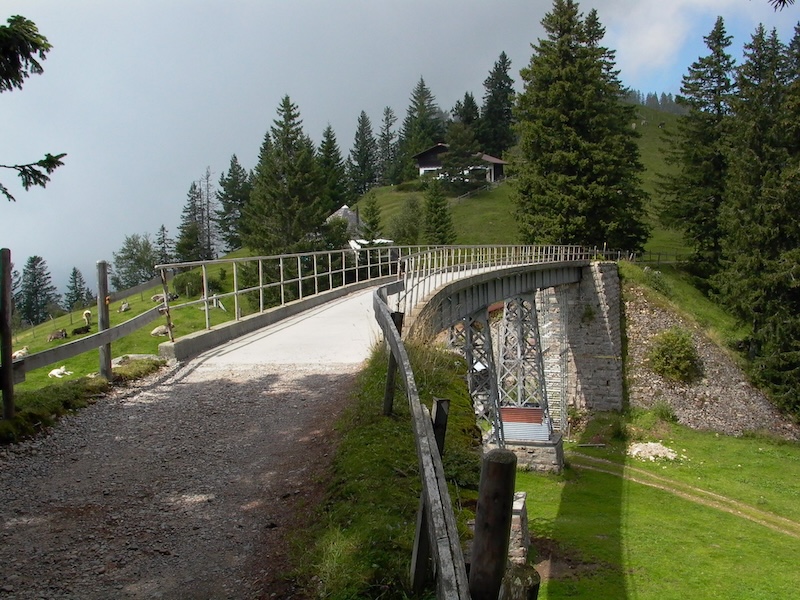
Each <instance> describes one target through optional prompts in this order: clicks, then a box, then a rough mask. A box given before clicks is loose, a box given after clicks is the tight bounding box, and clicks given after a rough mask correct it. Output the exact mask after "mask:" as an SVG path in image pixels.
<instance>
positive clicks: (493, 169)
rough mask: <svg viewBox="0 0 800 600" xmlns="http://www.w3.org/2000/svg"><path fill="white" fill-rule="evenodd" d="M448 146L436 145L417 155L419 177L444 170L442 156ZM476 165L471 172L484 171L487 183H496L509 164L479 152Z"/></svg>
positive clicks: (415, 156) (503, 175)
mask: <svg viewBox="0 0 800 600" xmlns="http://www.w3.org/2000/svg"><path fill="white" fill-rule="evenodd" d="M447 149H448V146H447V144H442V143H439V144H436V145H435V146H432V147H431V148H428V149H427V150H423V151H422V152H419V153H418V154H415V155H414V156H413V157H412V158H414V159H415V160H416V161H417V168H419V175H420V177H422V176H423V175H425V174H426V173H433V172H435V171H439V170H440V169H441V168H442V160H441V154H442V153H444V152H447ZM475 159H476V160H475V165H474V166H472V167H470V171H471V172H473V173H474V172H476V171H483V172H484V173H485V174H486V181H487V182H489V183H495V182H497V181H500V180H501V179H503V178H504V177H505V172H504V168H505V165H507V164H508V163H507V162H506V161H504V160H502V159H500V158H497V157H495V156H490V155H489V154H484V153H483V152H478V153H477V154H476V155H475Z"/></svg>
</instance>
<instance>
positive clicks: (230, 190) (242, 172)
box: [215, 154, 253, 252]
mask: <svg viewBox="0 0 800 600" xmlns="http://www.w3.org/2000/svg"><path fill="white" fill-rule="evenodd" d="M252 189H253V184H252V178H251V176H250V173H248V172H247V170H246V169H245V168H244V167H243V166H242V165H241V164H240V163H239V159H238V158H237V157H236V155H235V154H234V155H233V156H231V163H230V166H229V167H228V171H227V173H223V174H222V175H220V177H219V188H218V189H217V202H218V203H219V208H218V209H217V211H216V215H215V218H216V223H217V227H218V228H219V233H220V237H221V238H222V244H223V248H224V250H225V251H226V252H230V251H231V250H236V249H238V248H241V247H242V231H241V229H242V211H243V210H244V206H245V204H247V200H248V198H250V192H251V190H252Z"/></svg>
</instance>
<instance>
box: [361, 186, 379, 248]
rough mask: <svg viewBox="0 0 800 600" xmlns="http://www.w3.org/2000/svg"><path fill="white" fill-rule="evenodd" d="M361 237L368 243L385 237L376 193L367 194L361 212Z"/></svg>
mask: <svg viewBox="0 0 800 600" xmlns="http://www.w3.org/2000/svg"><path fill="white" fill-rule="evenodd" d="M361 235H362V236H363V237H364V239H365V240H367V241H372V240H376V239H378V238H380V237H382V236H383V227H382V226H381V207H380V205H379V204H378V197H377V196H376V195H375V192H374V191H370V192H367V195H366V198H365V199H364V202H363V209H362V210H361Z"/></svg>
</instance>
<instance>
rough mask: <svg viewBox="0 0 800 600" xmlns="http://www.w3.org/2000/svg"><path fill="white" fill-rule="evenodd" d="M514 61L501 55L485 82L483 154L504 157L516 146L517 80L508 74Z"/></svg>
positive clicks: (480, 141)
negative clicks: (515, 110)
mask: <svg viewBox="0 0 800 600" xmlns="http://www.w3.org/2000/svg"><path fill="white" fill-rule="evenodd" d="M510 69H511V59H509V58H508V56H506V53H505V52H501V53H500V56H499V58H498V59H497V62H495V63H494V67H493V68H492V70H491V72H490V73H489V76H488V77H487V78H486V80H485V81H484V82H483V87H484V90H485V92H484V96H483V106H482V107H481V118H480V120H479V122H478V131H477V135H476V137H477V139H478V145H479V146H480V151H481V152H483V153H485V154H489V155H490V156H495V157H497V158H502V157H503V153H504V152H505V151H506V150H508V149H509V148H510V147H511V146H513V145H514V142H515V135H514V128H513V122H514V114H513V105H514V80H513V79H512V78H511V76H510V75H509V74H508V72H509V70H510Z"/></svg>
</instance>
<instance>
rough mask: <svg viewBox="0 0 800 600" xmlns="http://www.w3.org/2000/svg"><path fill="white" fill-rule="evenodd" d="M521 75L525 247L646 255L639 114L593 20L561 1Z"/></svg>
mask: <svg viewBox="0 0 800 600" xmlns="http://www.w3.org/2000/svg"><path fill="white" fill-rule="evenodd" d="M542 25H543V26H544V29H545V32H546V33H547V37H546V39H544V40H539V43H538V44H537V45H534V54H533V56H532V58H531V61H530V64H529V65H528V67H526V68H525V69H522V71H521V72H520V76H521V77H522V79H523V81H524V82H525V87H524V91H523V92H522V93H521V94H520V95H519V97H518V99H517V104H516V120H517V131H518V133H519V138H520V142H519V147H520V152H519V156H518V158H517V161H516V162H515V164H514V170H515V172H516V173H517V175H518V176H517V178H516V180H515V181H514V198H515V202H516V205H517V214H518V217H519V223H520V230H521V234H522V238H523V240H524V242H525V243H538V244H580V245H585V246H600V247H602V246H608V247H611V248H619V249H626V250H632V251H634V250H640V249H641V247H642V245H643V244H644V242H645V240H646V239H647V232H648V229H647V226H646V225H645V223H644V208H643V203H644V198H645V193H644V191H643V190H642V187H641V182H640V180H639V173H640V172H641V171H642V170H643V167H642V164H641V161H640V159H639V150H638V147H637V145H636V141H635V138H634V136H635V133H634V131H633V130H632V129H631V127H630V123H631V121H632V120H633V118H634V117H633V115H634V112H633V111H634V107H633V106H632V105H630V104H625V103H623V102H621V98H622V95H623V89H622V86H621V84H620V81H619V79H618V78H617V71H616V70H615V69H614V52H613V51H611V50H609V49H607V48H605V47H603V46H601V45H600V40H601V39H602V38H603V35H604V29H603V28H602V26H601V25H600V22H599V20H598V18H597V13H596V12H595V11H591V12H590V13H589V15H587V17H586V18H585V19H584V18H582V15H580V14H579V12H578V5H577V3H576V2H573V1H572V0H555V2H554V5H553V10H552V11H551V12H549V13H548V14H547V15H546V16H545V17H544V19H543V20H542Z"/></svg>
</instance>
